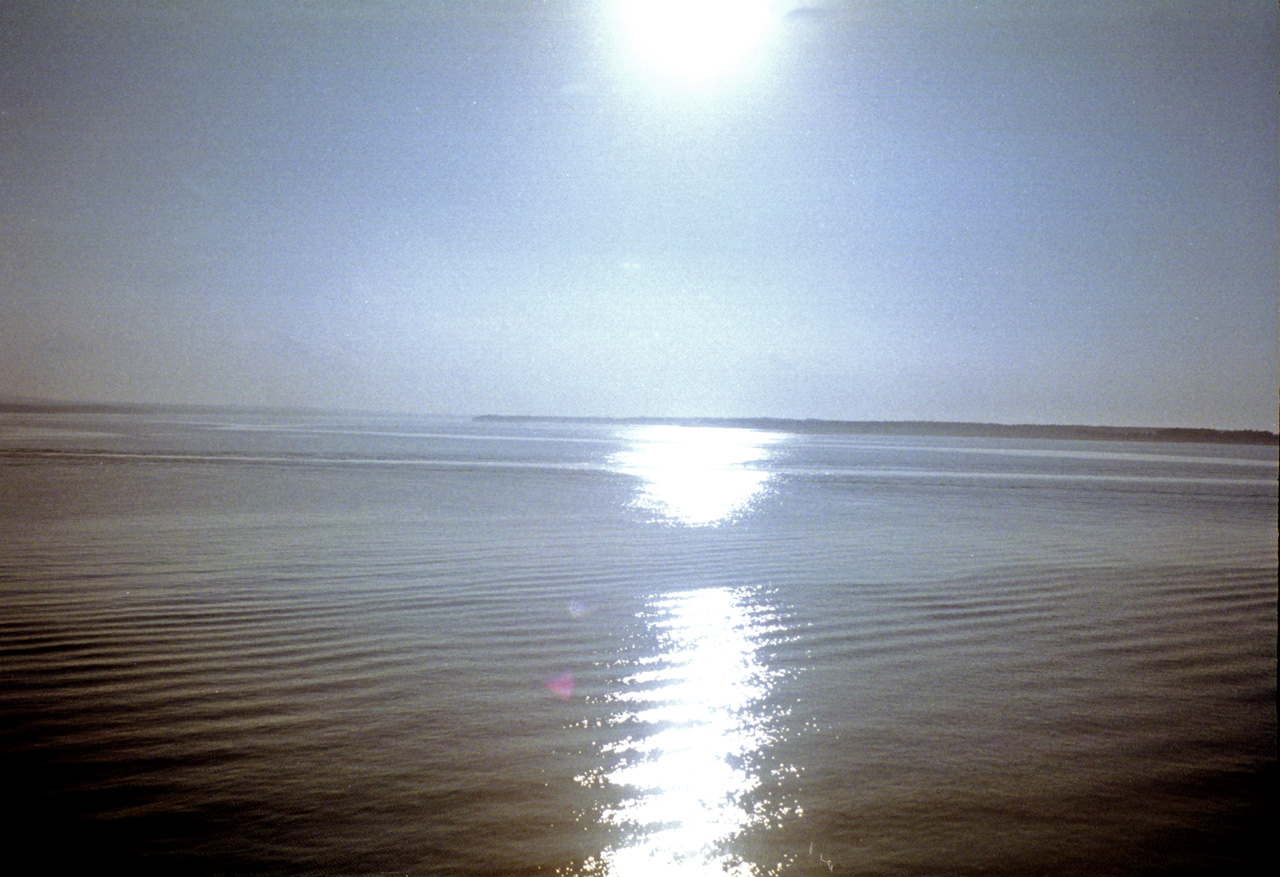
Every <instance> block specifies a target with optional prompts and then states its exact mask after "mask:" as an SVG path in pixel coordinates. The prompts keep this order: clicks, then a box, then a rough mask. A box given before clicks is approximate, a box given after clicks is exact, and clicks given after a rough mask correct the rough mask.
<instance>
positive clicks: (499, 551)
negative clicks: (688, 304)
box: [0, 411, 1277, 875]
mask: <svg viewBox="0 0 1280 877" xmlns="http://www.w3.org/2000/svg"><path fill="white" fill-rule="evenodd" d="M1276 478H1277V470H1276V456H1275V449H1274V448H1265V447H1218V446H1207V445H1147V444H1131V443H1126V444H1106V443H1061V442H1048V441H1023V442H1017V441H1007V440H1000V441H995V440H961V439H903V438H874V437H866V436H855V437H847V438H841V437H817V436H794V435H771V434H765V433H758V432H750V431H745V430H708V429H690V428H680V427H630V428H621V427H606V426H586V425H581V426H574V425H564V424H560V425H541V426H539V425H533V424H473V423H468V422H464V421H453V420H425V419H424V420H410V419H371V418H366V419H353V418H341V417H327V418H326V417H302V416H294V417H285V416H267V415H260V414H259V415H252V414H244V415H235V414H224V415H212V414H210V415H193V414H190V413H186V414H179V413H175V412H162V411H155V412H150V413H137V414H132V415H125V414H85V413H78V414H73V413H62V414H58V413H46V414H29V413H28V414H22V415H18V414H3V415H0V589H2V590H0V594H2V595H3V596H2V597H0V599H2V600H3V603H2V604H0V605H2V606H3V610H4V611H3V615H2V620H0V667H2V672H3V683H2V685H0V715H2V719H0V758H2V759H3V761H2V762H0V765H2V766H3V771H4V774H3V775H4V778H5V788H6V792H7V798H8V801H9V805H10V807H11V808H14V809H15V811H16V812H15V815H14V817H13V818H11V819H10V820H9V821H8V822H7V823H6V825H5V830H6V834H7V836H6V838H5V841H6V845H7V848H8V849H9V850H10V851H11V852H12V853H13V854H14V858H15V860H18V861H21V859H20V858H18V855H19V854H21V853H22V852H27V853H29V854H31V855H33V856H35V860H36V861H38V862H41V863H42V867H43V868H44V869H45V870H48V871H50V872H53V873H57V872H63V871H65V870H67V869H69V868H72V867H80V868H85V869H88V870H90V871H92V872H94V873H96V872H98V871H102V870H106V869H107V868H109V867H112V866H121V867H123V868H124V869H125V870H126V871H127V872H128V873H141V872H152V873H174V874H178V873H181V874H216V873H227V874H376V873H388V874H390V873H397V874H404V873H408V874H460V875H461V874H474V875H481V874H539V873H541V874H563V875H578V874H606V875H663V874H698V875H701V874H724V873H730V874H744V875H746V874H749V875H763V874H795V875H803V874H813V875H821V874H831V873H834V874H868V875H879V874H884V875H897V874H992V875H995V874H1032V873H1047V874H1090V875H1093V874H1172V873H1182V874H1196V873H1241V872H1249V871H1250V869H1251V867H1252V866H1253V865H1254V864H1255V862H1256V861H1257V857H1258V856H1259V855H1260V854H1262V853H1264V852H1265V853H1266V855H1267V856H1268V857H1269V858H1270V859H1272V860H1274V853H1272V852H1271V850H1272V849H1273V845H1272V842H1271V839H1270V831H1271V830H1272V822H1273V819H1274V787H1275V763H1276V700H1275V693H1276V688H1275V684H1276V535H1277V533H1276V498H1277V497H1276V494H1277V484H1276ZM49 833H52V834H54V835H55V836H56V838H57V840H56V842H55V843H53V844H52V845H50V844H49V843H48V842H47V841H46V840H45V838H46V837H47V836H48V835H49ZM1268 873H1269V871H1268Z"/></svg>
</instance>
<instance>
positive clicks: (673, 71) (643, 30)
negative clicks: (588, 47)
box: [617, 0, 773, 85]
mask: <svg viewBox="0 0 1280 877" xmlns="http://www.w3.org/2000/svg"><path fill="white" fill-rule="evenodd" d="M770 7H771V3H770V0H618V3H617V12H618V21H619V23H620V24H621V26H622V30H623V34H624V39H625V40H626V42H627V43H628V45H629V50H630V52H631V54H632V55H633V57H634V58H635V60H636V61H638V62H639V63H640V64H641V65H643V67H645V68H646V69H647V70H648V71H649V72H651V73H653V74H656V75H658V76H661V77H664V78H667V79H670V80H673V81H675V82H679V83H684V84H689V85H706V84H711V83H713V82H716V81H717V80H720V79H721V78H723V77H725V76H727V75H729V74H731V73H732V72H734V71H735V70H737V69H738V68H740V67H741V66H742V65H743V64H744V63H745V62H746V61H747V60H748V59H749V57H750V56H751V54H752V52H753V51H754V50H755V49H756V48H757V47H758V46H759V45H760V43H761V42H763V40H764V38H765V36H766V35H767V34H768V32H769V29H770V25H771V24H772V20H773V14H772V9H771V8H770Z"/></svg>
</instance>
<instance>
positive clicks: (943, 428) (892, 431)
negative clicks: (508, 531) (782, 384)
mask: <svg viewBox="0 0 1280 877" xmlns="http://www.w3.org/2000/svg"><path fill="white" fill-rule="evenodd" d="M475 419H476V420H478V421H487V422H497V423H598V424H603V425H620V426H721V427H736V428H738V429H763V430H769V431H771V432H792V433H805V434H811V435H911V436H951V437H966V438H1024V439H1056V440H1059V441H1109V442H1194V443H1205V444H1226V445H1280V435H1277V434H1276V433H1274V432H1267V431H1266V430H1262V429H1193V428H1191V427H1180V426H1172V427H1170V426H1155V427H1148V426H1070V425H1063V424H1037V423H1016V424H1005V423H952V422H943V421H932V420H788V419H786V418H778V417H543V416H537V415H519V414H482V415H480V416H479V417H476V418H475Z"/></svg>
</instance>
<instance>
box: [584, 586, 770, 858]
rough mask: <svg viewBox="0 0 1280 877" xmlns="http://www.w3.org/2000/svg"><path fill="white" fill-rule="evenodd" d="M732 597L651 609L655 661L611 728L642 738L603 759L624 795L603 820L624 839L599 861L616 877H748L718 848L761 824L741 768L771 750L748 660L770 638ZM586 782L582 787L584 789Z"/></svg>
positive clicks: (683, 600)
mask: <svg viewBox="0 0 1280 877" xmlns="http://www.w3.org/2000/svg"><path fill="white" fill-rule="evenodd" d="M748 600H749V598H748V595H745V594H742V593H739V592H738V591H736V590H734V589H730V588H709V589H705V590H699V591H691V592H686V593H679V594H671V595H668V596H665V597H663V598H661V599H659V600H658V601H656V602H655V603H654V604H653V606H652V611H653V616H654V617H653V620H652V622H651V624H652V625H653V627H654V628H655V629H656V630H657V631H658V632H659V634H660V635H661V637H662V641H663V645H664V651H663V653H662V654H660V655H657V656H653V657H652V658H650V659H649V660H648V661H645V662H642V666H641V669H640V671H639V672H637V673H635V674H634V675H633V676H632V677H630V678H629V679H627V680H626V688H625V690H624V691H622V692H620V693H618V694H617V695H616V696H615V697H614V701H615V704H616V712H615V714H614V716H613V717H612V718H611V722H612V723H613V724H614V725H615V726H617V727H628V726H632V727H636V728H639V729H645V731H646V732H640V733H636V734H633V735H631V736H628V737H626V738H624V739H622V740H621V741H619V742H618V743H616V744H614V745H613V746H612V747H610V748H609V750H608V751H607V754H608V755H611V756H612V757H613V758H614V759H616V766H615V767H614V768H613V769H612V770H609V771H608V772H607V773H605V776H604V779H605V781H606V782H607V783H608V784H611V785H613V786H615V787H617V788H619V789H621V790H622V792H623V797H622V800H621V803H620V804H619V805H618V806H617V807H616V808H614V809H612V810H609V811H606V813H605V814H604V820H605V821H606V822H607V823H609V824H612V825H614V826H616V827H618V828H619V829H621V830H623V831H624V832H627V833H628V834H629V840H628V842H626V843H625V844H622V845H619V846H617V847H614V848H612V849H608V850H605V851H604V852H603V853H602V854H601V863H602V864H603V865H604V869H605V871H606V872H607V873H608V874H611V875H615V877H632V875H637V877H638V875H646V877H648V875H652V874H738V873H741V874H748V873H754V872H753V871H751V870H750V869H749V867H748V866H747V865H745V864H744V863H742V862H741V861H739V860H738V859H736V858H735V857H734V856H733V855H732V854H731V853H730V852H729V851H728V844H729V843H730V842H731V841H732V840H733V839H734V838H735V836H737V835H739V834H740V833H741V832H742V831H743V830H745V829H747V828H748V827H750V826H752V825H754V824H757V823H760V822H761V821H762V820H764V819H766V818H767V816H766V814H761V813H758V812H756V810H755V808H753V806H752V805H751V803H750V800H749V798H750V797H751V796H752V793H753V792H754V791H755V790H756V789H757V788H758V787H759V785H760V779H759V777H758V776H757V775H755V774H754V773H753V771H752V769H751V768H750V765H751V764H753V763H755V762H756V761H757V759H756V758H754V756H755V755H756V753H758V752H759V751H760V750H761V749H762V748H763V747H764V746H765V745H766V744H768V743H769V741H770V734H769V730H768V728H767V726H766V719H767V715H766V714H765V712H764V711H763V710H762V702H763V700H764V698H765V696H766V695H767V694H768V693H769V690H770V687H771V681H770V673H769V670H768V668H767V667H766V666H764V665H763V664H762V663H761V662H760V661H759V660H758V659H757V657H756V650H757V649H758V647H759V646H760V644H761V642H762V641H763V640H764V638H765V637H766V636H767V635H768V634H769V633H770V631H771V629H772V628H771V627H770V626H769V625H768V624H767V622H765V621H762V620H761V619H760V618H758V617H753V614H752V612H751V611H750V603H749V602H748ZM582 779H583V780H584V781H587V780H589V779H590V778H585V777H584V778H582Z"/></svg>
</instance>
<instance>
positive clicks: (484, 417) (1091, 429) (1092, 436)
mask: <svg viewBox="0 0 1280 877" xmlns="http://www.w3.org/2000/svg"><path fill="white" fill-rule="evenodd" d="M147 411H173V412H185V413H198V412H241V413H243V412H256V413H258V414H310V415H325V414H329V415H333V414H342V415H350V416H361V415H364V416H370V417H388V416H391V417H407V416H412V415H405V414H390V413H388V412H377V411H357V410H351V409H323V408H298V407H289V406H241V405H201V404H186V405H184V404H177V403H165V402H160V403H145V402H63V401H51V400H44V399H29V398H28V399H22V398H18V399H12V398H11V399H0V412H3V413H9V414H18V413H24V412H25V413H33V414H34V413H44V414H49V413H56V412H66V413H81V414H87V413H97V414H141V413H143V412H147ZM471 419H472V420H474V421H479V422H490V423H594V424H600V425H604V426H719V427H734V428H738V429H761V430H768V431H771V432H790V433H801V434H811V435H907V436H952V437H968V438H1023V439H1055V440H1059V441H1110V442H1189V443H1204V444H1224V445H1277V446H1280V435H1277V434H1276V433H1274V432H1268V431H1267V430H1264V429H1197V428H1193V427H1183V426H1073V425H1070V424H1043V423H965V422H951V421H935V420H816V419H805V420H797V419H789V418H783V417H558V416H554V415H539V414H481V415H478V416H476V417H473V418H471Z"/></svg>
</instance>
